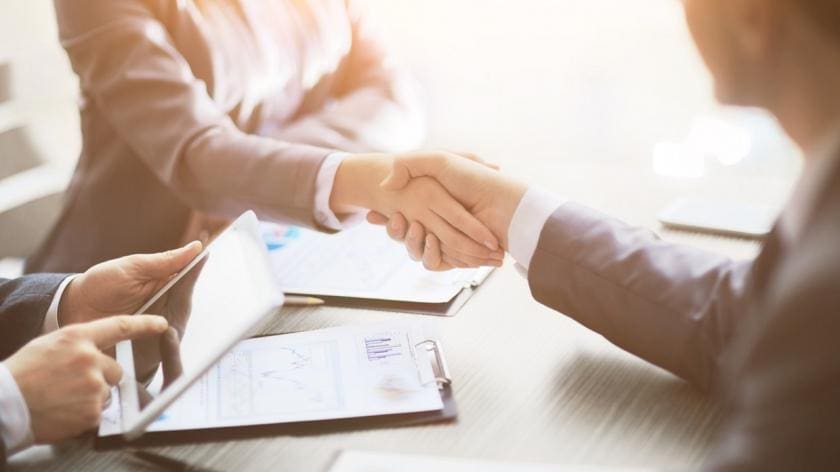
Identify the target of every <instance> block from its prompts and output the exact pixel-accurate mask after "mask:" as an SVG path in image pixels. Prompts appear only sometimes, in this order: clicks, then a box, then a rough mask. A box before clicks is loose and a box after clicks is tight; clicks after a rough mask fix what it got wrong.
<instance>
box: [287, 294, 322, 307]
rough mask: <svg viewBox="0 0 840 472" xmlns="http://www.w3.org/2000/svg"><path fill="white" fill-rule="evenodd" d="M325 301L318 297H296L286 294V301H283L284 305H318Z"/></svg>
mask: <svg viewBox="0 0 840 472" xmlns="http://www.w3.org/2000/svg"><path fill="white" fill-rule="evenodd" d="M324 303H325V302H324V300H321V299H320V298H315V297H296V296H293V295H292V296H287V297H286V301H285V302H284V303H283V305H284V306H318V305H323V304H324Z"/></svg>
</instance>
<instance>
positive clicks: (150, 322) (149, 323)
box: [77, 315, 169, 349]
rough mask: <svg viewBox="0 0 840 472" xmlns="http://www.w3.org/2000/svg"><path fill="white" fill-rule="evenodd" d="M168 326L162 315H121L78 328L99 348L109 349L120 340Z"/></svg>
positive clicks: (137, 336) (153, 333)
mask: <svg viewBox="0 0 840 472" xmlns="http://www.w3.org/2000/svg"><path fill="white" fill-rule="evenodd" d="M168 326H169V323H167V321H166V318H163V317H162V316H154V315H119V316H111V317H109V318H102V319H99V320H96V321H91V322H89V323H84V324H80V325H78V327H77V329H78V330H79V332H80V333H81V334H82V336H83V337H85V338H87V339H89V340H90V341H91V342H93V343H94V344H95V345H96V347H98V348H99V349H108V348H110V347H112V346H114V345H115V344H117V343H118V342H120V341H126V340H129V339H137V338H142V337H145V336H150V335H155V334H160V333H162V332H164V331H165V330H166V328H167V327H168Z"/></svg>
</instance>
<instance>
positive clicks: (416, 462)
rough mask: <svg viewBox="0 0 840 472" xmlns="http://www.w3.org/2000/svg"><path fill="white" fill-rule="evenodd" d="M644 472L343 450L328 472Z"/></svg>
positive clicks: (630, 469)
mask: <svg viewBox="0 0 840 472" xmlns="http://www.w3.org/2000/svg"><path fill="white" fill-rule="evenodd" d="M397 468H398V469H399V470H400V472H432V471H433V472H645V471H649V470H651V469H632V468H624V467H621V468H607V467H604V468H602V467H591V466H563V465H548V464H516V463H510V462H504V463H501V462H487V461H473V460H466V459H451V458H443V457H431V456H415V455H404V454H384V453H376V452H364V451H344V452H342V453H341V456H339V458H338V459H337V460H336V462H335V464H333V466H332V467H331V468H330V470H329V472H391V471H393V470H397Z"/></svg>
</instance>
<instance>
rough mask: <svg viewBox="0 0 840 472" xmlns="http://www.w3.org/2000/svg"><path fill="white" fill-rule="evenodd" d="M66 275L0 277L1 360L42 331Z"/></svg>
mask: <svg viewBox="0 0 840 472" xmlns="http://www.w3.org/2000/svg"><path fill="white" fill-rule="evenodd" d="M66 277H67V276H66V275H60V274H39V275H29V276H26V277H21V278H19V279H14V280H5V279H0V360H3V359H6V358H7V357H9V356H11V355H12V354H14V353H15V351H17V350H18V349H20V348H21V347H22V346H23V345H24V344H26V343H27V342H29V341H30V340H32V339H33V338H35V337H37V336H38V335H39V334H41V327H42V326H43V324H44V316H45V315H46V314H47V310H48V309H49V307H50V303H51V302H52V299H53V296H54V295H55V292H56V290H58V286H59V285H61V281H62V280H64V279H65V278H66ZM0 442H2V441H0Z"/></svg>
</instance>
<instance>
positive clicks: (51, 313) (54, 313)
mask: <svg viewBox="0 0 840 472" xmlns="http://www.w3.org/2000/svg"><path fill="white" fill-rule="evenodd" d="M78 276H79V274H76V275H71V276H69V277H67V278H66V279H64V280H62V281H61V284H60V285H59V286H58V290H56V291H55V295H54V296H53V299H52V302H51V303H50V307H49V308H48V309H47V316H45V317H44V326H43V327H42V328H41V334H47V333H52V332H53V331H55V330H57V329H58V328H60V326H59V325H58V305H59V303H61V296H62V295H64V290H65V289H67V286H68V285H70V282H72V281H73V279H75V278H76V277H78Z"/></svg>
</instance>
